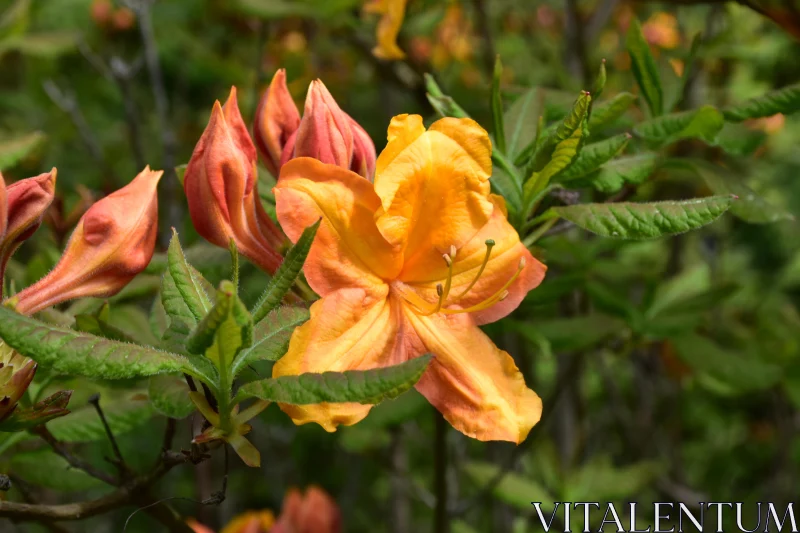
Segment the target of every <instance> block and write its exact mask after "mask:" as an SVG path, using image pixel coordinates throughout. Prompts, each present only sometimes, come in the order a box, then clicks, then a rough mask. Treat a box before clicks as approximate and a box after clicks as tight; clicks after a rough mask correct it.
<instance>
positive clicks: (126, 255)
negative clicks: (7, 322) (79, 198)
mask: <svg viewBox="0 0 800 533" xmlns="http://www.w3.org/2000/svg"><path fill="white" fill-rule="evenodd" d="M162 174H163V172H162V171H153V170H150V167H147V168H145V169H144V170H143V171H142V172H140V173H139V175H138V176H136V178H135V179H134V180H133V181H132V182H130V183H129V184H128V185H126V186H125V187H123V188H122V189H120V190H118V191H116V192H114V193H112V194H110V195H108V196H106V197H105V198H103V199H102V200H99V201H98V202H96V203H95V204H94V205H93V206H92V207H90V208H89V210H88V211H86V213H85V214H84V215H83V217H81V219H80V221H79V222H78V226H77V227H76V228H75V231H74V232H73V233H72V236H71V237H70V239H69V242H68V243H67V247H66V250H64V254H63V255H62V256H61V259H60V260H59V262H58V264H57V265H56V267H55V268H54V269H53V270H52V271H51V272H50V273H49V274H48V275H47V276H45V277H44V278H42V279H41V280H39V281H38V282H36V283H35V284H33V285H31V286H30V287H28V288H27V289H25V290H24V291H22V292H20V293H19V294H17V295H16V296H14V297H13V299H12V300H13V301H15V302H16V310H17V311H18V312H19V313H21V314H23V315H31V314H34V313H36V312H38V311H41V310H42V309H44V308H46V307H50V306H52V305H56V304H58V303H61V302H65V301H67V300H72V299H74V298H86V297H90V296H94V297H106V296H112V295H114V294H116V293H118V292H119V291H120V290H122V288H123V287H125V285H127V284H128V283H129V282H130V281H131V280H132V279H133V278H134V277H136V275H137V274H139V273H140V272H141V271H142V270H144V269H145V267H147V265H148V264H149V263H150V259H151V258H152V257H153V252H154V250H155V245H156V234H157V232H158V198H157V196H156V187H157V186H158V182H159V180H160V179H161V175H162Z"/></svg>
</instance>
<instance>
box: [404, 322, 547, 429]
mask: <svg viewBox="0 0 800 533" xmlns="http://www.w3.org/2000/svg"><path fill="white" fill-rule="evenodd" d="M405 315H406V318H407V321H408V323H409V324H410V325H411V326H412V327H413V328H414V330H415V332H416V334H417V335H418V337H419V340H420V344H421V345H420V347H419V351H428V352H431V353H433V354H434V356H435V357H434V359H433V362H432V363H431V365H430V367H428V370H427V371H426V372H425V374H424V375H423V376H422V379H421V380H420V381H419V383H417V390H419V391H420V392H421V393H422V394H423V395H424V396H425V397H426V398H427V399H428V401H429V402H431V404H433V405H434V407H436V408H437V409H438V410H439V411H440V412H441V413H442V415H444V417H445V419H447V421H448V422H450V424H452V426H453V427H454V428H456V429H457V430H459V431H461V432H462V433H464V434H465V435H467V436H469V437H472V438H475V439H478V440H505V441H511V442H516V443H520V442H522V441H523V440H525V438H526V437H527V435H528V433H529V432H530V430H531V428H532V427H533V426H534V425H535V424H536V423H537V422H538V421H539V419H540V418H541V415H542V401H541V399H540V398H539V396H537V395H536V393H535V392H533V391H532V390H531V389H529V388H528V387H526V386H525V380H524V379H523V377H522V374H521V373H520V371H519V370H518V369H517V366H516V365H515V364H514V360H513V359H512V358H511V356H510V355H508V354H507V353H506V352H504V351H502V350H500V349H499V348H498V347H497V346H495V345H494V343H492V341H491V340H490V339H489V337H487V336H486V335H485V334H484V333H483V332H482V331H481V330H480V329H479V328H478V327H477V326H476V325H475V323H474V322H473V320H472V319H471V318H470V317H469V315H466V314H462V315H449V316H447V317H445V316H442V315H438V314H437V315H433V316H430V317H420V316H417V315H416V314H414V313H413V312H412V311H410V310H408V309H406V311H405Z"/></svg>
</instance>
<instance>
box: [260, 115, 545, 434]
mask: <svg viewBox="0 0 800 533" xmlns="http://www.w3.org/2000/svg"><path fill="white" fill-rule="evenodd" d="M388 140H389V143H388V145H387V146H386V149H385V150H384V151H383V153H382V154H381V155H380V157H379V158H378V161H377V167H376V177H375V183H374V185H373V184H372V183H370V182H368V181H367V180H364V179H361V178H360V176H358V175H357V174H354V173H353V172H349V171H347V170H345V169H342V168H339V167H336V166H333V165H325V164H322V163H320V162H319V161H316V160H314V159H310V158H299V159H295V160H293V161H290V162H289V163H287V164H286V165H285V166H284V167H283V169H282V171H281V176H280V180H279V181H278V185H277V187H276V188H275V189H274V191H275V197H276V201H277V212H278V219H279V220H280V222H281V225H282V227H283V228H284V230H285V231H286V232H287V235H288V236H289V238H290V239H292V240H293V241H294V240H297V238H298V237H299V236H300V234H301V233H302V231H303V229H305V228H306V227H308V226H310V225H311V224H313V223H314V222H316V221H317V220H319V219H320V217H321V218H322V220H323V223H322V225H321V226H320V229H319V231H318V232H317V236H316V239H315V241H314V244H313V245H312V247H311V251H310V253H309V255H308V258H307V260H306V264H305V273H306V278H307V279H308V282H309V283H310V285H311V287H312V288H313V289H314V290H315V291H316V292H317V293H318V294H320V295H321V296H322V299H321V300H320V301H318V302H316V303H314V304H313V306H312V307H311V319H310V320H309V321H308V322H306V323H305V324H304V325H303V326H301V327H299V328H298V329H297V330H295V332H294V334H293V336H292V339H291V343H290V345H289V351H288V353H287V354H286V355H285V356H284V357H283V358H282V359H281V360H280V361H278V363H276V364H275V367H274V369H273V375H274V376H275V377H277V376H283V375H296V374H300V373H303V372H324V371H337V372H341V371H344V370H364V369H369V368H375V367H382V366H388V365H394V364H399V363H402V362H404V361H407V360H409V359H411V358H414V357H418V356H420V355H422V354H424V353H428V352H431V353H433V354H434V355H435V358H434V360H433V362H432V363H431V366H430V368H429V369H428V370H427V372H426V373H425V375H424V376H423V377H422V379H421V380H420V382H419V383H418V384H417V389H418V390H419V391H420V392H421V393H422V394H423V395H424V396H425V397H427V398H428V400H429V401H430V402H431V403H432V404H433V405H434V406H435V407H436V408H437V409H438V410H439V411H441V412H442V414H443V415H444V416H445V418H446V419H447V420H448V421H449V422H450V423H451V424H452V425H453V426H454V427H455V428H456V429H458V430H459V431H461V432H463V433H465V434H466V435H469V436H471V437H474V438H477V439H481V440H508V441H512V442H521V441H522V440H524V439H525V437H526V436H527V434H528V432H529V431H530V429H531V427H533V425H534V424H536V422H538V420H539V418H540V416H541V409H542V404H541V400H540V399H539V397H538V396H537V395H536V393H534V392H533V391H532V390H530V389H528V388H527V387H526V386H525V381H524V379H523V377H522V374H521V373H520V372H519V370H518V369H517V367H516V365H515V364H514V361H513V359H512V358H511V356H510V355H508V354H507V353H506V352H504V351H502V350H500V349H498V348H497V347H496V346H495V345H494V344H493V343H492V341H491V340H490V339H489V337H487V336H486V335H485V334H484V333H483V332H482V331H481V330H480V329H479V328H478V326H479V325H481V324H487V323H489V322H494V321H496V320H498V319H500V318H502V317H504V316H506V315H507V314H509V313H510V312H511V311H513V310H514V309H515V308H516V307H517V306H518V305H519V304H520V302H521V301H522V299H523V298H524V297H525V295H526V294H527V293H528V291H530V290H531V289H533V288H534V287H536V286H537V285H539V283H541V281H542V279H543V278H544V273H545V270H546V268H545V266H544V265H542V264H541V263H540V262H539V261H537V260H536V259H534V258H533V256H532V255H531V254H530V252H528V250H527V249H526V247H525V246H524V245H523V244H522V243H520V240H519V236H518V235H517V233H516V231H514V229H513V228H512V227H511V225H510V224H509V223H508V221H507V220H506V211H505V204H504V202H503V199H502V198H501V197H499V196H496V195H492V194H489V175H490V173H491V170H492V163H491V151H492V149H491V143H490V141H489V136H488V135H487V133H486V131H485V130H484V129H483V128H481V127H480V126H479V125H478V124H477V123H476V122H475V121H473V120H470V119H455V118H445V119H442V120H439V121H437V122H435V123H434V124H433V125H432V126H431V127H430V129H428V130H427V131H425V127H424V126H423V125H422V118H421V117H420V116H418V115H400V116H397V117H395V118H394V119H393V120H392V123H391V124H390V126H389V133H388ZM281 408H282V409H283V410H284V411H285V412H286V413H288V414H289V415H290V416H291V417H292V418H293V419H294V421H295V423H297V424H305V423H308V422H317V423H318V424H320V425H322V426H323V427H324V428H325V429H326V430H328V431H334V430H335V429H336V426H337V425H338V424H345V425H350V424H354V423H356V422H358V421H359V420H361V419H363V418H364V417H365V416H366V415H367V413H368V412H369V410H370V406H369V405H361V404H355V403H349V404H326V403H323V404H318V405H305V406H303V405H299V406H294V405H282V406H281Z"/></svg>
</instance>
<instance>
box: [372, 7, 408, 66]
mask: <svg viewBox="0 0 800 533" xmlns="http://www.w3.org/2000/svg"><path fill="white" fill-rule="evenodd" d="M407 1H408V0H372V1H371V2H369V3H368V4H367V5H366V6H364V11H366V12H368V13H379V14H381V15H382V16H381V20H380V21H379V22H378V27H377V29H376V30H375V36H376V38H377V41H378V45H377V46H376V47H375V48H373V49H372V53H373V55H375V57H378V58H380V59H403V58H404V57H405V54H404V53H403V51H402V50H401V49H400V47H399V46H397V35H398V34H399V33H400V28H401V27H402V25H403V19H404V18H405V15H406V2H407Z"/></svg>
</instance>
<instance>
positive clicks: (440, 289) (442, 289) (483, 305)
mask: <svg viewBox="0 0 800 533" xmlns="http://www.w3.org/2000/svg"><path fill="white" fill-rule="evenodd" d="M494 245H495V242H494V241H493V240H492V239H488V240H487V241H486V254H485V255H484V257H483V262H482V263H481V266H480V268H478V273H477V274H476V275H475V277H474V278H473V279H472V281H471V282H470V283H469V285H467V287H466V288H465V289H464V290H463V291H461V293H460V294H458V295H456V296H455V297H453V298H451V297H450V290H451V289H452V286H453V262H454V261H455V258H456V247H455V246H450V253H446V254H442V259H444V262H445V263H446V264H447V278H446V279H445V282H444V285H442V284H441V283H438V284H436V293H437V294H438V295H439V298H438V301H437V302H436V304H435V305H434V306H433V307H432V308H431V307H430V304H429V303H428V302H426V301H425V300H423V299H422V298H420V297H419V296H418V295H417V294H415V293H413V292H403V293H402V296H403V299H404V300H405V301H406V302H408V303H409V304H411V306H412V307H413V308H414V310H415V311H416V312H417V313H419V314H420V315H421V316H430V315H433V314H435V313H443V314H446V315H455V314H458V313H474V312H476V311H483V310H484V309H488V308H489V307H491V306H493V305H494V304H496V303H497V302H501V301H503V300H505V299H506V297H507V296H508V288H509V287H510V286H511V284H512V283H514V281H515V280H516V279H517V278H518V277H519V274H520V272H522V269H523V268H525V258H524V257H523V258H521V259H520V260H519V266H518V267H517V271H516V272H514V275H513V276H511V277H510V278H509V279H508V281H506V282H505V283H504V284H503V286H502V287H500V289H499V290H498V291H497V292H495V293H494V294H492V295H491V296H489V297H488V298H486V299H485V300H483V301H481V302H478V303H477V304H474V305H471V306H469V307H465V308H463V309H451V308H448V307H447V306H448V305H453V304H456V303H458V302H459V301H461V300H462V299H463V298H464V296H466V295H467V294H468V293H469V291H470V290H472V288H473V287H474V286H475V284H476V283H477V282H478V280H479V279H480V278H481V276H482V275H483V271H484V270H486V265H487V264H488V263H489V258H490V257H491V255H492V248H493V247H494Z"/></svg>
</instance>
